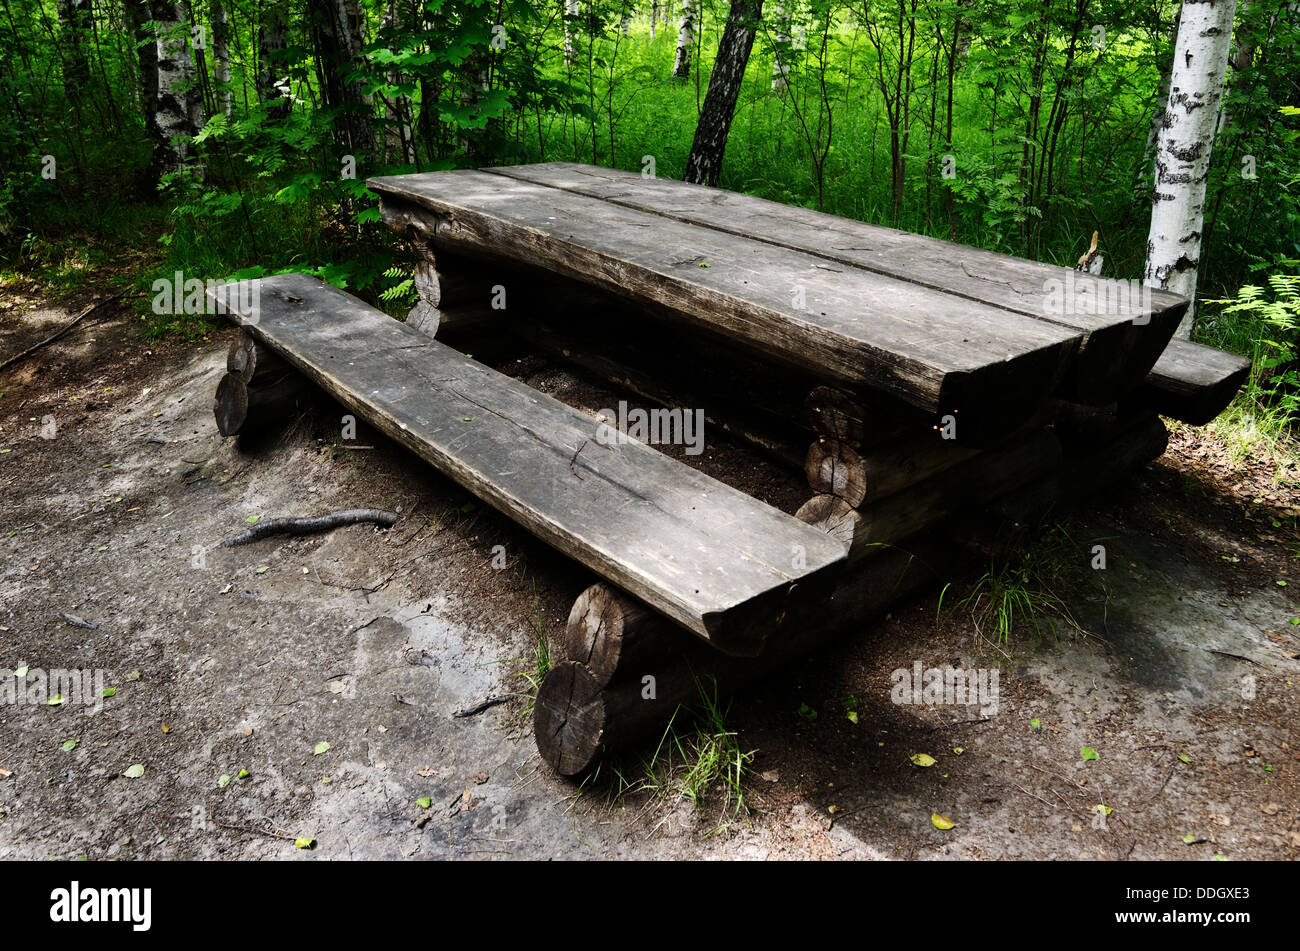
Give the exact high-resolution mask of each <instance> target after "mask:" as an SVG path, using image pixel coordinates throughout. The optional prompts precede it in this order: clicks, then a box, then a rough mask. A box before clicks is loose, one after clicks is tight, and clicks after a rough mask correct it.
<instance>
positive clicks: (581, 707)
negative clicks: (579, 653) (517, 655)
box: [533, 661, 605, 776]
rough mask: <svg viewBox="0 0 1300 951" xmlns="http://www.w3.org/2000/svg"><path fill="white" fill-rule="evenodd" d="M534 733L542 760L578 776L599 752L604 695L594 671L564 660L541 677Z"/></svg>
mask: <svg viewBox="0 0 1300 951" xmlns="http://www.w3.org/2000/svg"><path fill="white" fill-rule="evenodd" d="M533 733H534V734H535V736H536V739H537V751H538V752H539V753H540V754H541V757H542V759H543V761H545V762H546V764H547V765H548V766H550V767H551V769H553V770H555V772H557V773H559V774H560V775H561V776H577V775H578V774H579V773H581V772H583V771H584V770H586V769H587V768H588V767H589V766H590V765H591V764H592V763H593V762H595V760H596V757H597V756H598V755H599V753H600V750H601V746H602V743H603V740H604V735H605V698H604V693H603V690H602V687H601V685H600V683H599V682H598V681H597V680H596V678H595V677H594V676H593V675H592V673H591V671H590V670H588V669H587V667H586V666H585V665H583V664H580V663H578V662H577V661H565V662H563V663H561V664H559V665H557V666H555V667H553V668H551V671H550V673H548V674H547V675H546V679H545V680H543V681H542V686H541V688H540V689H539V690H538V691H537V700H536V702H535V703H534V705H533Z"/></svg>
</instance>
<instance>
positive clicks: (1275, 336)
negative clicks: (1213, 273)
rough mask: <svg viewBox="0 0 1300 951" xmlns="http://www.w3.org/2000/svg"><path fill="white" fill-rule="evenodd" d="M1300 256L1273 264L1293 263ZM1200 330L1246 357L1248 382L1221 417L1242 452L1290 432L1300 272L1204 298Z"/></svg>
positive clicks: (1299, 409) (1297, 385)
mask: <svg viewBox="0 0 1300 951" xmlns="http://www.w3.org/2000/svg"><path fill="white" fill-rule="evenodd" d="M1298 264H1300V260H1295V259H1288V260H1283V261H1280V262H1278V264H1277V265H1276V266H1279V267H1283V268H1294V267H1296V265H1298ZM1203 304H1204V305H1206V307H1207V309H1208V310H1209V313H1208V314H1205V313H1203V314H1202V317H1201V319H1200V321H1199V323H1198V331H1199V333H1200V335H1201V336H1202V339H1204V340H1205V341H1206V342H1208V343H1212V344H1214V345H1215V346H1219V347H1223V348H1224V349H1227V350H1233V351H1235V352H1237V353H1240V354H1242V355H1243V356H1247V357H1250V361H1251V370H1250V376H1249V378H1248V379H1247V382H1246V385H1245V386H1244V387H1243V388H1242V390H1241V392H1240V393H1238V395H1237V398H1236V400H1235V401H1234V403H1233V405H1232V407H1230V408H1229V411H1228V414H1227V417H1228V418H1227V419H1226V420H1225V421H1224V422H1225V424H1226V426H1227V427H1228V429H1230V430H1232V431H1234V432H1236V433H1237V434H1238V439H1237V440H1236V444H1237V447H1238V449H1239V451H1240V452H1242V453H1244V452H1245V451H1247V450H1249V449H1251V448H1253V447H1255V446H1256V445H1257V444H1258V443H1260V442H1263V443H1265V445H1266V447H1267V448H1268V449H1273V448H1275V447H1276V446H1277V444H1278V442H1279V441H1280V440H1283V439H1285V438H1288V437H1289V436H1291V435H1292V433H1293V432H1294V429H1295V426H1296V424H1297V423H1298V422H1300V274H1294V273H1280V274H1271V275H1269V276H1268V277H1267V279H1266V286H1264V287H1261V286H1258V285H1254V284H1248V285H1246V286H1244V287H1242V288H1241V289H1240V290H1238V291H1237V294H1236V296H1235V297H1231V298H1223V299H1216V300H1207V301H1204V302H1203Z"/></svg>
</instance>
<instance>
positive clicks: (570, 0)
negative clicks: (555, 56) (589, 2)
mask: <svg viewBox="0 0 1300 951" xmlns="http://www.w3.org/2000/svg"><path fill="white" fill-rule="evenodd" d="M579 3H580V0H564V61H565V62H566V63H571V62H573V58H574V57H575V56H576V55H577V53H578V48H577V44H576V42H575V41H574V37H573V31H574V30H575V29H576V24H577V22H578V14H579V13H581V7H579V5H578V4H579Z"/></svg>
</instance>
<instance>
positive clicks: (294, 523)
mask: <svg viewBox="0 0 1300 951" xmlns="http://www.w3.org/2000/svg"><path fill="white" fill-rule="evenodd" d="M396 521H397V516H396V515H395V514H393V513H392V512H384V511H381V510H380V509H348V510H347V511H345V512H331V513H330V514H329V515H317V516H315V517H313V518H276V519H272V520H271V521H269V522H262V523H260V524H258V525H254V526H253V527H252V528H250V529H249V530H248V531H246V532H240V533H239V534H238V535H232V536H231V537H230V538H227V539H226V540H225V541H224V542H222V543H221V547H222V548H233V547H234V546H236V545H247V544H249V543H250V542H255V541H259V540H260V539H263V538H266V537H267V536H268V535H314V534H316V533H317V532H328V531H330V530H331V529H335V528H339V527H341V526H343V525H356V524H357V523H359V522H374V523H375V524H377V525H382V526H383V527H384V528H389V527H391V526H392V525H393V523H394V522H396Z"/></svg>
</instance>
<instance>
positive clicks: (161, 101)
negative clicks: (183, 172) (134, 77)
mask: <svg viewBox="0 0 1300 951" xmlns="http://www.w3.org/2000/svg"><path fill="white" fill-rule="evenodd" d="M149 11H150V14H151V16H152V18H153V21H154V28H155V29H156V30H157V39H156V41H155V43H156V48H157V51H158V95H157V97H156V98H155V100H154V105H153V115H154V121H153V127H152V131H153V133H154V143H153V144H154V158H153V165H154V167H155V169H156V171H157V172H158V174H159V175H166V174H168V173H170V172H176V171H179V170H180V169H181V168H182V167H183V166H184V165H185V163H186V161H187V160H188V159H189V158H190V154H191V148H190V143H189V142H188V141H187V139H188V138H190V137H192V136H194V135H196V134H197V133H198V127H197V124H196V123H195V113H196V112H197V111H198V110H197V109H196V107H195V101H196V100H197V99H198V95H197V93H198V88H197V84H196V83H195V81H194V79H195V77H194V61H193V59H191V58H190V17H189V8H188V4H181V3H170V2H168V0H150V4H149Z"/></svg>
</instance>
